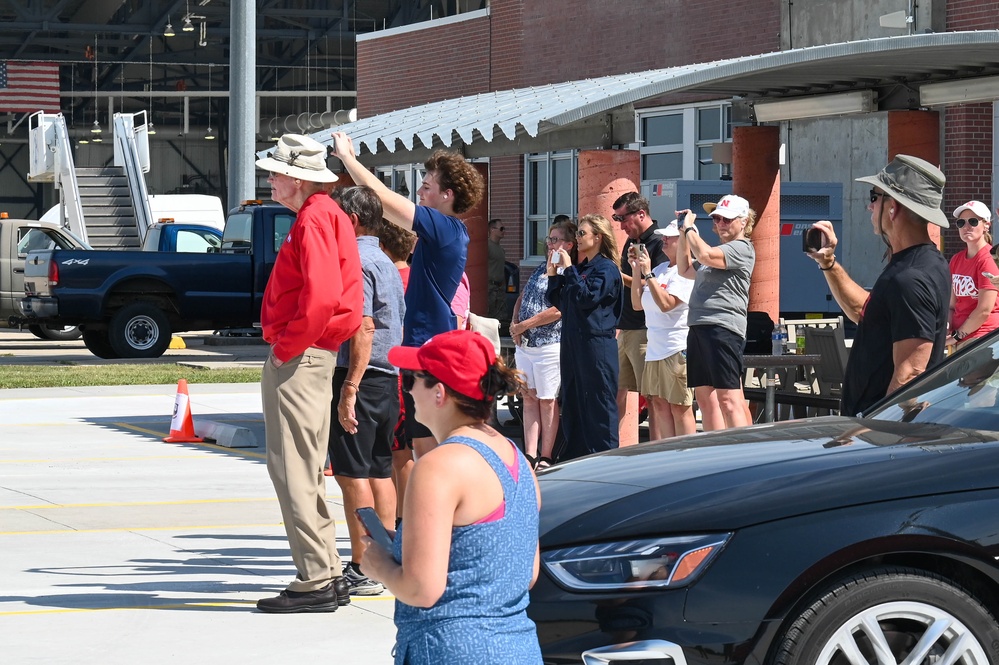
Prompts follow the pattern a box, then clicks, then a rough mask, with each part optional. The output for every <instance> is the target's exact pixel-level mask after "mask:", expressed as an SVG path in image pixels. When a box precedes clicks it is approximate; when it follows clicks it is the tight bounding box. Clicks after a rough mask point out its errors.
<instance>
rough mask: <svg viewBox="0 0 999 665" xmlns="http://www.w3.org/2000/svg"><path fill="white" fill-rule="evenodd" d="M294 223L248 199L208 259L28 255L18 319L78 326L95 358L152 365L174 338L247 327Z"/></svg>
mask: <svg viewBox="0 0 999 665" xmlns="http://www.w3.org/2000/svg"><path fill="white" fill-rule="evenodd" d="M294 220H295V214H294V213H293V212H291V211H290V210H288V209H287V208H285V207H283V206H278V205H261V204H260V202H258V201H248V202H246V203H244V204H243V205H241V206H240V207H238V208H236V209H234V210H233V211H231V212H230V213H229V217H228V219H227V220H226V225H225V230H224V232H223V234H222V244H221V246H220V247H219V248H218V251H216V252H211V253H205V254H191V253H183V252H168V253H164V252H155V253H152V252H141V251H126V252H122V251H97V250H91V251H88V252H82V251H72V250H69V251H67V250H62V249H53V250H46V251H40V252H31V253H30V254H28V258H27V261H26V263H25V272H24V294H25V297H24V298H23V299H22V300H21V302H20V306H21V313H22V315H23V316H24V317H25V318H26V319H28V320H29V321H31V322H33V323H35V324H42V325H46V324H47V325H74V326H79V327H80V328H81V329H82V331H83V341H84V343H85V344H86V345H87V348H88V349H90V351H91V353H93V354H94V355H96V356H98V357H100V358H156V357H159V356H161V355H163V352H164V351H165V350H166V348H167V347H168V346H169V344H170V338H171V336H172V334H173V333H175V332H183V331H185V330H216V329H220V328H249V327H251V326H252V325H253V324H254V323H257V322H258V321H259V319H260V304H261V301H262V300H263V294H264V287H266V286H267V278H268V277H270V274H271V270H272V269H273V267H274V261H275V259H276V258H277V253H278V250H279V249H280V248H281V244H282V243H283V242H284V239H285V237H286V236H287V234H288V231H289V229H290V228H291V225H292V223H293V222H294Z"/></svg>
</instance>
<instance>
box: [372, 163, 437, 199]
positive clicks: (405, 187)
mask: <svg viewBox="0 0 999 665" xmlns="http://www.w3.org/2000/svg"><path fill="white" fill-rule="evenodd" d="M375 172H376V173H377V174H378V177H379V178H381V179H382V182H383V183H385V186H386V187H388V188H389V189H391V190H392V191H393V192H395V193H396V194H401V195H402V196H405V197H406V198H407V199H409V200H410V201H412V202H413V203H418V202H419V201H418V200H417V198H416V192H418V191H419V189H420V185H422V184H423V176H424V174H425V171H424V170H423V165H422V164H405V165H403V166H386V167H383V168H379V169H377V170H376V171H375Z"/></svg>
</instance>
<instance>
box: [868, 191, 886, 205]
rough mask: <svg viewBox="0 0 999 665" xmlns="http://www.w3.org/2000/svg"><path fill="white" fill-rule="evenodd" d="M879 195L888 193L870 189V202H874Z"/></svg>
mask: <svg viewBox="0 0 999 665" xmlns="http://www.w3.org/2000/svg"><path fill="white" fill-rule="evenodd" d="M881 196H888V195H887V194H885V193H884V192H879V191H877V190H875V189H872V190H871V203H874V202H875V201H877V200H878V197H881Z"/></svg>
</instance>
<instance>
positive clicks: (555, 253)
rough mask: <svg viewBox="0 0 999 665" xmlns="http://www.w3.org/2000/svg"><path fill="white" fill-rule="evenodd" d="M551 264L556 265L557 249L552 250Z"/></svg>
mask: <svg viewBox="0 0 999 665" xmlns="http://www.w3.org/2000/svg"><path fill="white" fill-rule="evenodd" d="M552 265H553V266H557V265H558V252H557V251H554V252H552Z"/></svg>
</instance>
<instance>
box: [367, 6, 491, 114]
mask: <svg viewBox="0 0 999 665" xmlns="http://www.w3.org/2000/svg"><path fill="white" fill-rule="evenodd" d="M489 53H490V49H489V17H482V18H477V19H471V20H467V21H458V22H455V23H448V24H445V25H441V26H437V27H430V28H424V29H422V30H414V31H411V32H403V33H401V34H397V35H389V36H386V37H379V38H376V39H367V40H364V41H361V42H358V44H357V113H358V116H359V117H361V118H367V117H370V116H373V115H378V114H379V113H387V112H388V111H395V110H397V109H404V108H409V107H411V106H417V105H419V104H426V103H427V102H432V101H437V100H440V99H449V98H451V97H463V96H465V95H475V94H478V93H480V92H487V91H488V90H489Z"/></svg>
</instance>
